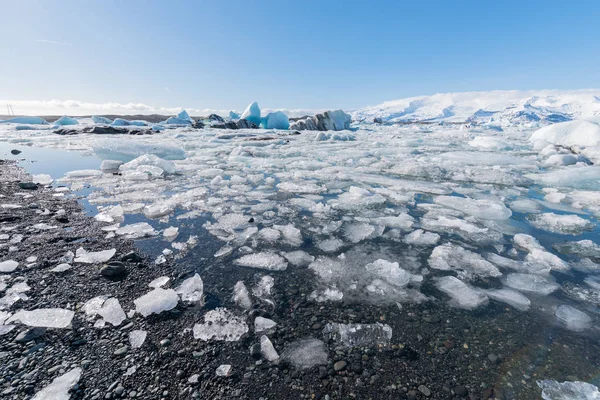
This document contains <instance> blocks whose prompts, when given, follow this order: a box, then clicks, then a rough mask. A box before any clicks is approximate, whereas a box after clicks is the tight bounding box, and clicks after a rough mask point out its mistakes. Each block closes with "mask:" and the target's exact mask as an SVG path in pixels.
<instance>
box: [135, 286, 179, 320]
mask: <svg viewBox="0 0 600 400" xmlns="http://www.w3.org/2000/svg"><path fill="white" fill-rule="evenodd" d="M178 302H179V296H177V293H176V292H175V291H174V290H173V289H162V288H156V289H154V290H152V291H151V292H148V293H146V294H145V295H143V296H142V297H139V298H137V299H135V300H134V301H133V303H134V304H135V309H136V311H137V312H138V313H140V314H142V315H143V316H144V317H147V316H149V315H150V314H160V313H161V312H163V311H168V310H172V309H173V308H175V307H177V303H178Z"/></svg>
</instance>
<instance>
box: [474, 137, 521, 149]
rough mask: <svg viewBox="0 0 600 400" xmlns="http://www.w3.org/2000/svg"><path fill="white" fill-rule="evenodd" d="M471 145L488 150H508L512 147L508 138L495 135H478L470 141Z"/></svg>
mask: <svg viewBox="0 0 600 400" xmlns="http://www.w3.org/2000/svg"><path fill="white" fill-rule="evenodd" d="M469 146H471V147H478V148H480V149H486V150H508V149H510V148H512V146H511V145H510V143H508V142H507V141H506V140H504V139H500V138H497V137H493V136H477V137H476V138H475V139H473V140H471V141H470V142H469Z"/></svg>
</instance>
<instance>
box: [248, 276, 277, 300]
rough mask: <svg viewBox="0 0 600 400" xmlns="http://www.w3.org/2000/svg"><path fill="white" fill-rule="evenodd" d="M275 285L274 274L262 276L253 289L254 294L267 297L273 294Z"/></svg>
mask: <svg viewBox="0 0 600 400" xmlns="http://www.w3.org/2000/svg"><path fill="white" fill-rule="evenodd" d="M273 286H275V279H273V277H272V276H269V275H265V276H262V277H261V278H260V280H259V281H258V283H257V284H256V286H254V288H253V289H252V294H254V295H255V296H256V297H258V298H265V297H267V296H270V295H271V289H273Z"/></svg>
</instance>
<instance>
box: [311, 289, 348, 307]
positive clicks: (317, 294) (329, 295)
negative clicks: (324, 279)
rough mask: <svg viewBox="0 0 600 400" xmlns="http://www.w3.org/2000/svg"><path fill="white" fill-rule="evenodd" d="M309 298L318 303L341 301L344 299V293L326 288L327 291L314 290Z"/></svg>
mask: <svg viewBox="0 0 600 400" xmlns="http://www.w3.org/2000/svg"><path fill="white" fill-rule="evenodd" d="M309 297H310V298H311V299H313V300H314V301H316V302H317V303H323V302H325V301H341V300H342V299H343V298H344V293H343V292H342V291H340V290H338V289H337V288H335V287H326V288H325V289H317V290H314V291H313V292H312V293H311V294H310V296H309Z"/></svg>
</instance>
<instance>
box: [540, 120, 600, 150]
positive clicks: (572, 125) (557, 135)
mask: <svg viewBox="0 0 600 400" xmlns="http://www.w3.org/2000/svg"><path fill="white" fill-rule="evenodd" d="M529 140H530V141H531V142H532V143H535V142H539V141H543V142H545V143H552V144H554V145H559V146H566V147H570V146H600V125H599V124H596V123H594V122H589V121H584V120H578V121H568V122H562V123H558V124H552V125H548V126H545V127H543V128H541V129H539V130H537V131H535V132H534V133H533V134H532V135H531V137H530V139H529Z"/></svg>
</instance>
